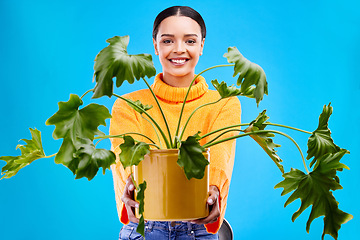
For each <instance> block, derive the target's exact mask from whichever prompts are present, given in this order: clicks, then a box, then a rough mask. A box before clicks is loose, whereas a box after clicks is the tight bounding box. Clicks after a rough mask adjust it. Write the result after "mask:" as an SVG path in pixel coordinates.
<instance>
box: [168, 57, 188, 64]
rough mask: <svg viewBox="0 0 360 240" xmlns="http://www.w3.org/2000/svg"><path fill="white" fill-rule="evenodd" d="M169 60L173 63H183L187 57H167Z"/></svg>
mask: <svg viewBox="0 0 360 240" xmlns="http://www.w3.org/2000/svg"><path fill="white" fill-rule="evenodd" d="M169 60H170V62H172V63H175V64H184V63H185V62H187V61H188V60H189V59H187V58H176V59H169Z"/></svg>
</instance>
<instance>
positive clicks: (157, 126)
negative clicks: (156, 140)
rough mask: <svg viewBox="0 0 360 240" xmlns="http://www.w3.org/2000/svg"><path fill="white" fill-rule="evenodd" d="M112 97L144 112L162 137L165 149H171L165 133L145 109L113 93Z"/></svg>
mask: <svg viewBox="0 0 360 240" xmlns="http://www.w3.org/2000/svg"><path fill="white" fill-rule="evenodd" d="M112 95H113V96H115V97H117V98H120V99H122V100H124V101H125V102H127V103H128V104H130V105H132V106H135V107H137V108H139V109H141V110H142V111H143V112H144V114H145V115H146V116H148V118H149V119H150V120H151V121H152V122H153V123H154V124H155V126H156V128H157V129H158V130H159V132H160V134H161V136H162V137H163V139H164V141H165V144H166V147H167V148H168V149H171V145H170V143H169V140H168V139H167V138H166V136H165V133H164V132H163V130H162V129H161V127H160V126H159V124H158V123H157V122H156V121H155V120H154V119H153V118H152V117H151V116H150V115H149V114H148V113H147V112H146V111H145V109H143V108H141V107H139V106H136V105H135V104H134V103H132V102H131V101H129V100H128V99H126V98H124V97H122V96H120V95H117V94H115V93H113V94H112Z"/></svg>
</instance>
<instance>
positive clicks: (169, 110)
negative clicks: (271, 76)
mask: <svg viewBox="0 0 360 240" xmlns="http://www.w3.org/2000/svg"><path fill="white" fill-rule="evenodd" d="M151 87H152V89H153V91H154V93H155V95H156V96H157V98H158V99H159V102H160V105H161V107H162V109H163V111H164V113H165V117H166V119H167V121H168V125H169V127H170V131H171V134H172V136H174V135H175V131H176V127H177V123H178V119H179V114H180V111H181V107H182V102H183V99H184V98H185V95H186V92H187V88H177V87H172V86H169V85H167V84H166V83H164V82H163V81H162V74H161V73H160V74H158V75H157V76H156V77H155V80H154V84H153V85H152V86H151ZM123 97H125V98H128V99H131V100H134V101H136V100H140V101H141V103H143V104H148V105H152V106H153V108H152V109H150V110H148V111H147V112H148V113H149V114H150V115H151V116H152V117H153V118H154V119H155V120H156V121H157V123H158V124H159V125H160V127H161V128H162V129H164V132H165V130H166V127H165V123H164V121H163V118H162V115H161V113H160V111H159V109H158V107H157V105H156V102H155V100H154V98H153V96H152V94H151V92H150V90H149V89H144V90H139V91H135V92H132V93H129V94H126V95H124V96H123ZM219 98H220V95H219V94H218V92H217V91H214V90H209V89H208V85H207V84H206V81H205V79H204V78H203V77H201V76H199V77H198V78H197V79H196V80H195V85H193V86H192V87H191V90H190V94H189V95H188V98H187V101H186V105H185V109H184V113H183V117H182V126H183V125H184V123H185V121H186V120H187V119H188V117H189V116H190V114H191V113H192V112H193V110H194V109H195V108H197V107H198V106H200V105H203V104H205V103H209V102H214V101H216V100H218V99H219ZM240 115H241V109H240V102H239V100H238V98H236V97H231V98H226V99H223V100H221V101H220V102H218V103H216V104H214V105H210V106H206V107H203V108H200V109H199V110H198V111H197V112H196V113H195V114H194V115H193V117H192V118H191V120H190V122H189V124H188V126H187V128H186V130H185V134H184V137H183V139H186V138H187V136H191V135H194V134H195V133H197V132H198V131H201V135H203V134H206V133H208V132H211V131H213V130H216V129H219V128H222V127H225V126H230V125H234V124H239V123H240V121H241V117H240ZM126 132H139V133H142V134H145V135H146V136H148V137H150V138H151V139H153V140H154V141H155V142H156V143H157V144H158V145H159V142H158V140H157V136H156V134H155V132H154V129H153V127H152V126H151V125H150V123H149V122H148V121H147V120H145V119H144V118H142V117H141V115H140V114H139V113H137V112H136V111H135V110H133V109H132V108H131V107H130V106H129V105H128V104H127V103H126V102H125V101H123V100H121V99H118V100H117V101H116V102H115V103H114V106H113V109H112V118H111V121H110V135H118V134H122V133H126ZM235 134H236V133H229V134H227V135H225V136H226V137H228V136H231V135H235ZM225 136H224V137H225ZM136 139H137V140H139V141H144V142H148V140H146V139H145V138H141V137H136ZM208 140H209V139H207V138H205V139H202V141H201V142H200V143H201V145H203V144H204V143H206V141H208ZM111 143H112V151H114V152H115V153H116V156H117V157H118V154H119V153H120V149H119V147H118V146H119V144H121V143H122V140H121V139H119V138H113V139H111ZM161 144H162V146H163V147H164V148H165V144H164V143H163V142H162V143H161ZM234 157H235V141H234V140H233V141H227V142H224V143H221V144H218V145H215V146H213V147H211V148H210V185H215V186H217V187H218V189H219V190H220V211H221V216H220V218H219V220H218V221H217V222H215V223H212V224H207V225H205V226H206V227H207V230H208V231H209V232H213V233H214V232H217V230H218V229H219V227H220V226H221V223H222V221H223V218H224V215H225V209H226V202H227V196H228V190H229V185H230V180H231V174H232V169H233V164H234ZM111 169H112V172H113V179H114V187H115V197H116V203H117V208H118V213H119V217H120V221H122V222H123V223H125V224H126V222H124V219H127V218H126V216H121V214H122V213H124V212H123V203H122V201H121V196H122V194H123V189H124V187H125V181H126V179H127V178H128V176H129V175H130V171H129V170H128V169H126V170H124V168H123V167H122V165H121V163H120V162H119V161H118V160H117V161H116V164H114V165H112V166H111ZM124 209H125V207H124ZM124 217H125V218H124Z"/></svg>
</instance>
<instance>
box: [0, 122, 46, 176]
mask: <svg viewBox="0 0 360 240" xmlns="http://www.w3.org/2000/svg"><path fill="white" fill-rule="evenodd" d="M30 133H31V136H32V139H31V140H28V139H21V140H22V141H24V142H25V143H26V145H20V144H19V145H18V146H17V147H16V149H18V148H19V149H20V150H21V155H20V156H17V157H13V156H2V157H0V160H3V161H5V162H6V165H5V166H4V167H3V168H2V169H1V175H3V174H5V175H4V176H3V177H2V178H11V177H13V176H15V175H16V174H17V173H18V171H19V170H20V169H22V168H23V167H25V166H27V165H29V164H30V163H32V162H33V161H35V160H37V159H40V158H43V157H45V153H44V149H43V147H42V143H41V133H40V131H39V130H37V129H32V128H30ZM2 178H1V179H2Z"/></svg>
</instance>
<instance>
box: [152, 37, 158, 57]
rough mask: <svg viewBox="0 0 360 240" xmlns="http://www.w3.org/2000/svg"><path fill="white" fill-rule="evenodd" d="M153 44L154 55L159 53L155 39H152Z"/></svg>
mask: <svg viewBox="0 0 360 240" xmlns="http://www.w3.org/2000/svg"><path fill="white" fill-rule="evenodd" d="M153 44H154V49H155V55H159V51H158V46H157V43H156V40H155V39H153Z"/></svg>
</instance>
